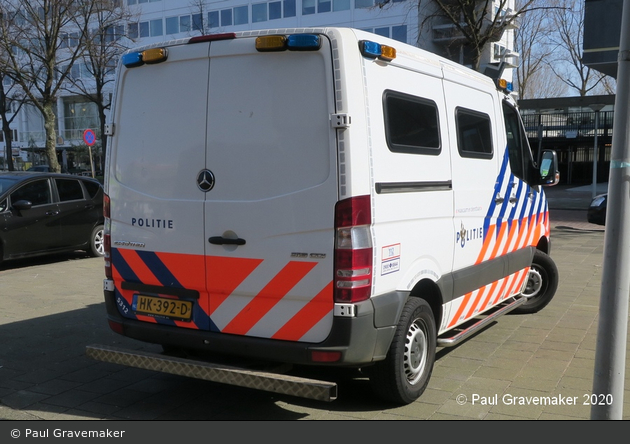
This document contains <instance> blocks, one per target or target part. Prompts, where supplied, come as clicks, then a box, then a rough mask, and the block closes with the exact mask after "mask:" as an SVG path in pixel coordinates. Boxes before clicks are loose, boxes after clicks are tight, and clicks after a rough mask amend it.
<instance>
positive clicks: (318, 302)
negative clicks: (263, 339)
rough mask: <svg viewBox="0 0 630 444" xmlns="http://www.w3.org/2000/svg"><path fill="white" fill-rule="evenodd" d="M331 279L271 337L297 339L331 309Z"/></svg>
mask: <svg viewBox="0 0 630 444" xmlns="http://www.w3.org/2000/svg"><path fill="white" fill-rule="evenodd" d="M332 294H333V283H332V281H331V282H330V284H328V285H327V286H326V287H325V288H324V289H323V290H322V291H320V292H319V293H318V294H317V296H315V297H314V298H313V299H311V300H310V301H309V302H308V303H307V304H306V305H305V306H304V307H302V309H301V310H300V311H298V312H297V314H296V315H295V316H293V317H292V318H291V320H289V322H287V323H286V324H284V325H283V326H282V327H281V328H280V330H278V331H277V332H276V333H275V334H274V335H273V336H272V337H271V338H272V339H284V340H288V341H299V340H300V339H301V338H302V336H304V335H305V334H306V333H308V331H309V330H310V329H311V328H313V327H314V326H315V324H317V323H318V322H319V321H321V320H322V319H323V318H324V316H326V315H327V314H328V313H330V312H331V311H332V309H333V299H332Z"/></svg>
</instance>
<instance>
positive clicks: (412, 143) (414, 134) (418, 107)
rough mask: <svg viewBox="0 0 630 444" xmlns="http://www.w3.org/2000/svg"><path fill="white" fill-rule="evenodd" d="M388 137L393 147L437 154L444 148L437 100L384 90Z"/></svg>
mask: <svg viewBox="0 0 630 444" xmlns="http://www.w3.org/2000/svg"><path fill="white" fill-rule="evenodd" d="M383 102H384V103H383V109H384V112H385V137H386V139H387V146H388V147H389V149H390V151H393V152H398V153H412V154H432V155H438V154H440V151H441V144H440V128H439V125H438V110H437V105H436V104H435V102H433V101H431V100H427V99H422V98H420V97H415V96H410V95H407V94H402V93H397V92H394V91H385V94H384V99H383Z"/></svg>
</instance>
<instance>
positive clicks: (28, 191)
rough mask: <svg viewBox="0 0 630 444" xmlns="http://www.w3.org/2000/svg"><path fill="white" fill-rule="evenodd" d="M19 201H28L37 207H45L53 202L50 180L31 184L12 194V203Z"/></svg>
mask: <svg viewBox="0 0 630 444" xmlns="http://www.w3.org/2000/svg"><path fill="white" fill-rule="evenodd" d="M18 200H28V201H29V202H31V203H32V204H33V206H35V205H45V204H49V203H51V202H52V199H51V195H50V187H49V186H48V180H37V181H35V182H30V183H28V184H26V185H24V186H22V187H20V188H18V189H17V190H15V191H14V192H13V193H11V203H15V202H17V201H18Z"/></svg>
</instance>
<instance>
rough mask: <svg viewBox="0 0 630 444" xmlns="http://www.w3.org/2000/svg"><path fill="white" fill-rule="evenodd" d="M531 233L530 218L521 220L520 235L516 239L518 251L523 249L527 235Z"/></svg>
mask: <svg viewBox="0 0 630 444" xmlns="http://www.w3.org/2000/svg"><path fill="white" fill-rule="evenodd" d="M527 232H529V218H528V217H524V218H523V219H521V229H520V230H519V233H518V238H517V239H516V248H517V249H521V248H523V247H524V246H525V245H524V242H525V239H526V236H525V234H526V233H527Z"/></svg>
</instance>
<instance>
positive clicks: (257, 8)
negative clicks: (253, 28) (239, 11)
mask: <svg viewBox="0 0 630 444" xmlns="http://www.w3.org/2000/svg"><path fill="white" fill-rule="evenodd" d="M266 21H267V3H256V4H253V5H252V23H259V22H266Z"/></svg>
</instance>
